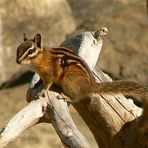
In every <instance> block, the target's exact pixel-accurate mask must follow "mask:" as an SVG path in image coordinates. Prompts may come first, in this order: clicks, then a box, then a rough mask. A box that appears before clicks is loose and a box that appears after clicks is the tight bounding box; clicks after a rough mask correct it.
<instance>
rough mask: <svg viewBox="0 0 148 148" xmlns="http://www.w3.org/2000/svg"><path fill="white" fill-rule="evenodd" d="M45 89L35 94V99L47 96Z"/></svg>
mask: <svg viewBox="0 0 148 148" xmlns="http://www.w3.org/2000/svg"><path fill="white" fill-rule="evenodd" d="M45 93H46V92H45V91H44V90H42V91H41V92H39V93H38V94H37V95H36V96H35V99H36V100H37V99H39V98H40V97H43V98H44V97H45Z"/></svg>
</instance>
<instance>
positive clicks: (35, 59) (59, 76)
mask: <svg viewBox="0 0 148 148" xmlns="http://www.w3.org/2000/svg"><path fill="white" fill-rule="evenodd" d="M16 62H17V63H18V64H25V65H28V66H29V67H31V69H33V70H35V71H36V72H37V73H38V74H39V75H40V77H41V79H42V81H43V84H44V89H43V90H42V91H41V96H44V94H45V93H46V92H47V91H48V89H49V88H50V87H51V85H52V84H54V85H56V86H58V87H59V88H60V89H61V91H62V92H63V93H64V96H67V98H69V99H70V100H71V102H73V103H74V102H77V101H80V100H82V99H84V98H85V97H86V96H87V95H89V94H91V93H98V94H119V93H122V94H123V95H130V96H141V98H142V101H143V107H144V110H145V111H146V110H148V98H147V97H148V89H147V88H144V87H143V86H141V85H139V84H137V83H135V82H131V81H113V82H102V83H96V82H95V79H94V77H93V75H92V72H91V70H90V69H89V67H88V65H87V64H86V63H85V61H84V60H83V59H82V58H80V57H79V56H77V55H76V54H75V53H74V52H72V51H71V50H69V49H66V48H62V47H57V48H47V47H43V46H42V43H41V35H40V34H36V35H35V37H34V38H33V39H27V37H26V36H25V35H24V42H23V43H21V44H20V45H19V46H18V48H17V57H16ZM133 99H136V98H133Z"/></svg>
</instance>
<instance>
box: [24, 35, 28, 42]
mask: <svg viewBox="0 0 148 148" xmlns="http://www.w3.org/2000/svg"><path fill="white" fill-rule="evenodd" d="M23 35H24V41H27V40H28V38H27V36H26V34H25V33H23Z"/></svg>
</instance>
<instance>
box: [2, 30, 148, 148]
mask: <svg viewBox="0 0 148 148" xmlns="http://www.w3.org/2000/svg"><path fill="white" fill-rule="evenodd" d="M87 35H88V34H87ZM82 36H83V39H82V38H81V40H79V43H80V45H85V46H77V45H78V42H76V43H75V42H73V43H72V44H73V45H72V46H73V47H74V48H75V49H76V48H78V49H79V48H80V47H81V48H83V47H85V48H86V47H87V48H88V49H90V50H91V47H92V46H91V45H92V44H94V41H93V40H94V38H93V36H92V34H91V33H90V34H89V35H88V36H89V37H88V36H87V39H86V38H85V36H86V34H82ZM77 39H78V38H77ZM88 43H91V44H88ZM87 44H88V46H86V45H87ZM97 47H98V46H96V48H97ZM93 73H94V75H95V76H96V81H97V82H102V81H112V80H111V78H109V77H108V76H107V75H106V74H104V73H103V72H102V71H101V70H99V69H98V70H93ZM39 82H40V81H39V77H38V75H37V74H36V75H35V76H34V78H33V81H32V83H31V85H30V86H29V89H28V92H27V101H28V102H30V103H29V104H28V106H26V107H25V108H24V109H22V110H21V111H20V112H18V113H17V114H16V115H15V116H14V117H12V119H11V120H10V121H9V123H8V124H7V125H6V126H5V128H4V129H3V130H2V131H1V138H0V147H4V146H6V145H7V144H8V143H9V142H10V141H12V140H14V139H15V138H16V137H17V136H18V135H19V134H20V133H21V132H22V131H23V130H24V129H26V128H28V127H30V126H33V125H35V124H37V123H41V122H48V123H52V125H53V126H54V128H55V129H56V131H57V134H58V135H59V137H60V139H61V141H62V143H63V145H64V146H65V147H91V146H89V144H88V142H87V140H86V139H85V138H84V136H83V135H82V134H81V133H80V132H79V131H78V130H77V128H76V126H75V125H74V123H73V121H72V119H71V116H70V114H69V111H68V106H67V104H66V103H65V102H64V101H63V100H57V99H56V96H57V93H55V92H53V91H49V92H48V94H47V96H46V97H45V98H40V99H38V100H34V96H35V95H36V94H37V92H38V91H39V90H41V88H42V84H40V83H39ZM53 89H54V88H53ZM73 106H74V107H75V109H76V110H77V111H78V113H79V114H80V116H81V117H82V118H83V119H84V121H85V122H86V124H87V125H88V127H89V129H90V130H91V132H92V133H93V135H94V137H95V139H96V141H97V143H98V146H99V147H102V148H108V147H112V148H120V147H128V148H130V147H144V146H145V147H146V146H148V143H147V142H146V140H147V137H146V134H147V132H148V129H146V126H145V125H146V124H147V119H144V118H141V113H142V109H141V108H138V107H137V106H136V105H134V103H133V101H131V100H128V99H127V98H125V97H124V96H122V95H116V96H111V95H99V94H91V95H90V96H89V98H85V99H84V100H83V101H81V102H78V103H75V104H73ZM141 120H142V122H141ZM141 127H142V128H141Z"/></svg>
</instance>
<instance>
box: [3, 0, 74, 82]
mask: <svg viewBox="0 0 148 148" xmlns="http://www.w3.org/2000/svg"><path fill="white" fill-rule="evenodd" d="M74 30H75V22H74V19H73V16H72V12H71V9H70V7H69V5H68V3H67V1H66V0H50V1H49V0H44V1H40V0H31V1H30V0H21V1H19V0H16V1H15V2H14V1H9V2H8V1H7V0H6V1H0V69H1V70H0V84H2V83H3V82H5V81H7V80H8V79H9V78H10V77H11V76H12V75H13V74H14V73H16V72H17V71H18V70H19V69H20V67H19V66H18V65H17V64H16V62H15V56H16V48H17V46H18V45H19V44H20V43H21V42H22V39H23V33H24V32H25V33H26V34H27V36H28V37H29V38H32V37H33V36H34V34H35V33H41V34H42V37H43V41H44V44H46V45H48V46H53V45H54V46H55V45H59V44H60V43H61V42H62V41H63V40H64V39H65V36H66V35H68V34H70V33H71V32H73V31H74Z"/></svg>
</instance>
